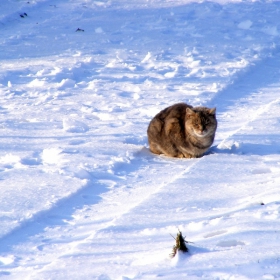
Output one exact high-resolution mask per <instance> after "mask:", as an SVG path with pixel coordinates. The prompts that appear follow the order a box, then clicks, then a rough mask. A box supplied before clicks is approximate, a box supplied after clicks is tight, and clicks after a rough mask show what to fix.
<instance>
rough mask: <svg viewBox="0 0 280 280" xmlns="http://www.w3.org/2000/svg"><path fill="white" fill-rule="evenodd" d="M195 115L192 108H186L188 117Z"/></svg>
mask: <svg viewBox="0 0 280 280" xmlns="http://www.w3.org/2000/svg"><path fill="white" fill-rule="evenodd" d="M194 114H195V112H194V111H193V110H192V109H191V108H189V107H187V108H186V115H187V116H188V117H190V116H193V115H194Z"/></svg>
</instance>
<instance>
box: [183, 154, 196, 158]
mask: <svg viewBox="0 0 280 280" xmlns="http://www.w3.org/2000/svg"><path fill="white" fill-rule="evenodd" d="M184 157H185V158H194V157H195V156H193V155H190V154H184Z"/></svg>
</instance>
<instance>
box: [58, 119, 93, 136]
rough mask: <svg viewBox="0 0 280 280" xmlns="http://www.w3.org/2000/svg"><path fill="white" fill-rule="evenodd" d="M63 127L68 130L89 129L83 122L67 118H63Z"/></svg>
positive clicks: (84, 130)
mask: <svg viewBox="0 0 280 280" xmlns="http://www.w3.org/2000/svg"><path fill="white" fill-rule="evenodd" d="M63 129H64V130H65V131H67V132H72V133H82V132H86V131H88V129H89V128H88V126H87V125H86V124H85V123H83V122H80V121H76V120H71V119H68V118H65V119H63Z"/></svg>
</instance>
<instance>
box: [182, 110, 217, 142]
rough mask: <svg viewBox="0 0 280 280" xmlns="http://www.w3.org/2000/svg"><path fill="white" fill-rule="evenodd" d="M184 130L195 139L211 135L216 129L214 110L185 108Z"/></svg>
mask: <svg viewBox="0 0 280 280" xmlns="http://www.w3.org/2000/svg"><path fill="white" fill-rule="evenodd" d="M185 128H186V130H187V131H188V132H189V133H191V134H192V135H194V136H196V137H205V136H208V135H213V134H214V133H215V131H216V128H217V120H216V108H212V109H210V108H206V107H195V108H186V118H185Z"/></svg>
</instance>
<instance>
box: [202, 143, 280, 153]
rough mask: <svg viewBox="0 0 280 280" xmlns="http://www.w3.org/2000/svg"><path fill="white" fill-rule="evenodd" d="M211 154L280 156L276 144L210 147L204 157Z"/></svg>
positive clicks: (240, 144) (278, 147)
mask: <svg viewBox="0 0 280 280" xmlns="http://www.w3.org/2000/svg"><path fill="white" fill-rule="evenodd" d="M211 154H235V155H258V156H267V155H272V154H280V146H279V144H278V145H277V144H276V143H271V144H267V145H266V144H253V143H236V142H235V143H233V144H231V145H223V144H219V145H215V146H212V147H211V148H210V149H209V150H208V151H207V152H206V153H205V155H211Z"/></svg>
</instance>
